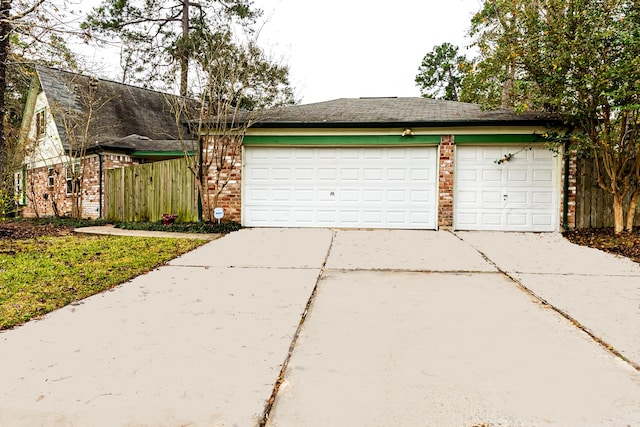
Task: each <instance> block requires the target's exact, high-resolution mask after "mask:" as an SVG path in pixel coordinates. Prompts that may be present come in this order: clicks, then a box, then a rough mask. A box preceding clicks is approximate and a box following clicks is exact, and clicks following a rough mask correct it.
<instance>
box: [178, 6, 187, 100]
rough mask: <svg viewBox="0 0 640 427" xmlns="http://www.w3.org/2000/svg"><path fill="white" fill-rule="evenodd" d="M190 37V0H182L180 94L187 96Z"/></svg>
mask: <svg viewBox="0 0 640 427" xmlns="http://www.w3.org/2000/svg"><path fill="white" fill-rule="evenodd" d="M188 39H189V0H183V2H182V49H180V96H187V85H188V83H189V82H188V77H189V53H188V49H187V40H188Z"/></svg>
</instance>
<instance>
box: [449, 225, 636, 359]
mask: <svg viewBox="0 0 640 427" xmlns="http://www.w3.org/2000/svg"><path fill="white" fill-rule="evenodd" d="M451 233H452V234H453V235H454V236H456V237H457V238H458V239H460V240H461V241H463V242H465V240H464V239H463V238H462V237H460V236H459V235H457V234H456V233H455V232H451ZM466 243H468V244H469V245H470V246H471V247H472V248H473V249H474V250H475V251H476V252H478V254H480V256H481V257H482V258H483V259H484V260H485V261H486V262H488V263H489V264H491V265H492V266H493V267H495V268H496V270H497V271H499V272H500V273H501V274H502V275H503V276H504V277H506V278H507V279H509V280H510V281H511V282H512V283H514V284H515V285H516V286H517V287H518V288H519V289H521V290H522V291H524V292H525V293H526V294H528V295H530V296H531V297H533V298H534V299H535V300H536V301H537V302H538V303H539V304H541V305H542V306H544V307H547V308H549V309H550V310H553V311H554V312H556V313H558V314H559V315H560V316H562V317H564V318H565V319H566V320H568V321H569V323H571V324H572V325H573V326H575V327H576V328H578V329H580V330H581V331H582V332H584V333H585V334H587V335H588V336H589V337H590V338H591V339H592V340H593V341H595V342H596V343H598V344H599V345H600V346H601V347H603V348H604V349H605V350H606V351H608V352H609V353H611V354H612V355H614V356H616V357H617V358H619V359H621V360H623V361H624V362H626V363H628V364H629V365H631V367H633V368H634V369H635V370H636V371H638V372H640V365H638V364H637V363H634V362H633V361H631V360H629V359H628V358H627V357H625V356H624V355H623V354H622V353H620V352H619V351H618V350H616V349H615V348H614V347H613V346H612V345H610V344H609V343H607V342H606V341H604V340H603V339H602V338H600V337H599V336H597V335H596V334H594V333H593V332H592V331H591V330H589V329H588V328H587V327H586V326H584V325H583V324H581V323H580V322H578V320H576V319H575V318H574V317H572V316H571V315H570V314H569V313H567V312H565V311H564V310H562V309H560V308H558V307H556V306H554V305H553V304H551V303H550V302H549V301H547V300H545V299H544V298H542V297H541V296H540V295H538V294H536V293H535V292H534V291H533V290H532V289H530V288H528V287H527V286H525V284H524V283H522V282H521V281H520V280H518V279H517V278H515V277H513V276H512V275H511V274H509V273H508V272H507V271H505V270H503V269H502V268H500V266H498V264H496V263H495V262H494V261H493V260H492V259H491V258H489V257H488V256H487V255H486V254H485V253H484V252H482V251H481V250H480V249H478V248H477V247H475V246H474V245H473V244H471V243H469V242H466Z"/></svg>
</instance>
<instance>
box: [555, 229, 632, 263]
mask: <svg viewBox="0 0 640 427" xmlns="http://www.w3.org/2000/svg"><path fill="white" fill-rule="evenodd" d="M563 235H564V237H565V238H566V239H567V240H569V241H570V242H572V243H575V244H577V245H582V246H588V247H591V248H597V249H600V250H603V251H605V252H609V253H612V254H615V255H621V256H625V257H627V258H630V259H631V260H632V261H635V262H639V263H640V230H638V229H636V230H634V231H633V232H632V233H623V234H621V235H619V236H616V235H614V234H613V229H612V228H593V229H583V230H572V231H565V232H564V233H563Z"/></svg>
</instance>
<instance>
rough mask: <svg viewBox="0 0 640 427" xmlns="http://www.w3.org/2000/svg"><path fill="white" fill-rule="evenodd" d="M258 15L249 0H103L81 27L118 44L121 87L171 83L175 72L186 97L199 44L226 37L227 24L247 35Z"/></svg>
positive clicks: (182, 93) (258, 12)
mask: <svg viewBox="0 0 640 427" xmlns="http://www.w3.org/2000/svg"><path fill="white" fill-rule="evenodd" d="M261 13H262V12H261V11H260V10H259V9H255V8H253V5H252V1H251V0H200V1H198V2H195V1H192V0H116V1H112V0H103V2H102V4H101V5H100V6H98V7H96V8H94V9H93V11H92V12H91V13H90V14H89V15H88V16H87V19H86V21H85V22H84V23H83V24H82V28H83V29H86V30H87V31H90V32H91V33H96V34H99V35H102V36H106V37H107V38H111V39H114V38H115V39H120V40H121V42H122V53H121V62H122V64H121V65H122V67H123V81H124V82H127V81H131V82H134V83H138V84H143V85H147V86H149V85H152V84H154V83H157V82H158V81H159V80H163V81H164V82H165V83H167V82H172V81H173V80H174V78H173V76H174V75H175V73H176V70H177V68H179V71H180V79H179V81H180V94H181V95H182V96H184V95H186V94H187V87H188V84H189V82H188V80H189V64H190V61H191V60H192V59H193V49H194V45H196V44H198V43H201V41H200V40H198V39H199V38H200V37H201V36H202V35H206V34H215V33H216V32H219V31H220V32H222V33H224V32H225V31H227V27H228V26H229V25H240V26H242V27H243V28H245V29H246V30H247V31H251V25H252V24H254V23H255V21H256V19H257V18H258V17H259V16H260V15H261ZM230 19H231V20H232V21H230Z"/></svg>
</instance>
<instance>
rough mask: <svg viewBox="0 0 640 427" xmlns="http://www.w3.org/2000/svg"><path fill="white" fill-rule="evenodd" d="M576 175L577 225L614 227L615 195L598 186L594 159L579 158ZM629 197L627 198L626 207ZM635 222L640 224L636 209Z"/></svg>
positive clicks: (639, 214)
mask: <svg viewBox="0 0 640 427" xmlns="http://www.w3.org/2000/svg"><path fill="white" fill-rule="evenodd" d="M577 166H578V168H577V170H578V174H577V177H576V185H577V188H576V190H577V194H576V227H577V228H602V227H613V196H612V195H611V194H610V193H607V192H606V191H604V190H602V189H601V188H600V187H599V186H598V180H597V179H596V176H597V175H596V171H595V165H594V163H593V160H591V159H579V160H578V164H577ZM628 202H629V197H627V199H626V200H625V205H624V206H625V208H626V206H627V203H628ZM635 224H636V225H640V211H639V210H636V216H635Z"/></svg>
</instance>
